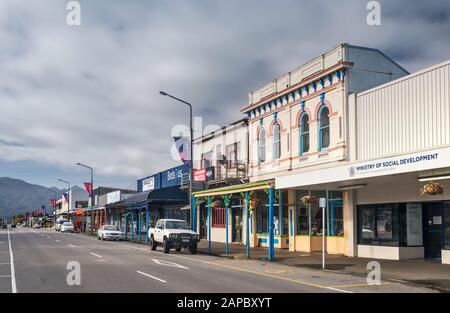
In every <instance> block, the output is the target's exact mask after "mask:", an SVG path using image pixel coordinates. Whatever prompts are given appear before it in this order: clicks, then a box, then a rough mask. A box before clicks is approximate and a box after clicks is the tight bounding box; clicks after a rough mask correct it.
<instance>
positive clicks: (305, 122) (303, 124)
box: [300, 113, 309, 155]
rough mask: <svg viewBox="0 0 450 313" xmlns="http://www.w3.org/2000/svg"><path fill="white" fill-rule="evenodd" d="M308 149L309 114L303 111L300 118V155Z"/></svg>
mask: <svg viewBox="0 0 450 313" xmlns="http://www.w3.org/2000/svg"><path fill="white" fill-rule="evenodd" d="M308 151H309V116H308V114H307V113H303V115H302V117H301V118H300V155H303V154H304V153H306V152H308Z"/></svg>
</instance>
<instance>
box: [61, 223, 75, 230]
mask: <svg viewBox="0 0 450 313" xmlns="http://www.w3.org/2000/svg"><path fill="white" fill-rule="evenodd" d="M61 232H62V233H73V232H74V227H73V223H72V222H64V223H63V224H62V225H61Z"/></svg>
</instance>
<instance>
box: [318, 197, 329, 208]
mask: <svg viewBox="0 0 450 313" xmlns="http://www.w3.org/2000/svg"><path fill="white" fill-rule="evenodd" d="M326 206H327V198H319V207H321V208H324V207H326Z"/></svg>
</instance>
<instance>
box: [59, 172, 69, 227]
mask: <svg viewBox="0 0 450 313" xmlns="http://www.w3.org/2000/svg"><path fill="white" fill-rule="evenodd" d="M58 180H59V181H60V182H62V183H65V184H67V186H68V188H69V189H68V193H67V195H68V197H67V198H68V200H67V202H68V203H67V220H69V215H70V182H68V181H67V180H64V179H60V178H58Z"/></svg>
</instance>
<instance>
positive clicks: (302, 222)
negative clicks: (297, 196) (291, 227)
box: [297, 205, 309, 236]
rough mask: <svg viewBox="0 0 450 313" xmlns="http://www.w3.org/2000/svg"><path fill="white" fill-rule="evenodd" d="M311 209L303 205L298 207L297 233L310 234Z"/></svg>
mask: <svg viewBox="0 0 450 313" xmlns="http://www.w3.org/2000/svg"><path fill="white" fill-rule="evenodd" d="M308 211H309V209H308V206H305V205H301V206H299V207H298V208H297V234H298V235H306V236H307V235H309V212H308Z"/></svg>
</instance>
